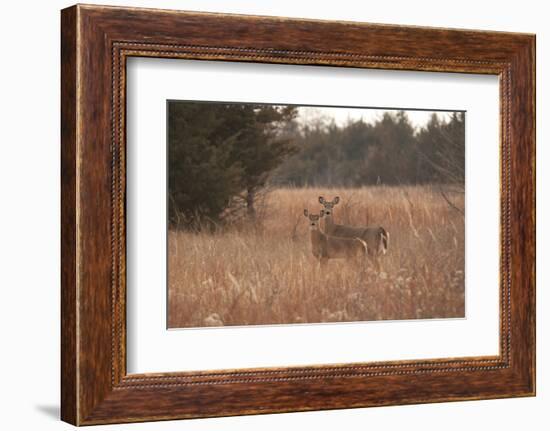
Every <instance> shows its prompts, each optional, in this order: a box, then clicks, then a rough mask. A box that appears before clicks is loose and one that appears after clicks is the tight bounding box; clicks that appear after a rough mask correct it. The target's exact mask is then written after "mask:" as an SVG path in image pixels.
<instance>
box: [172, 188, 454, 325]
mask: <svg viewBox="0 0 550 431" xmlns="http://www.w3.org/2000/svg"><path fill="white" fill-rule="evenodd" d="M319 195H323V196H325V197H326V198H329V199H332V198H333V197H334V196H337V195H338V196H340V204H339V205H337V206H336V207H335V211H334V219H335V221H336V222H337V223H345V224H353V225H367V224H380V225H382V226H384V227H385V228H386V230H388V231H389V232H390V246H389V251H388V254H387V255H385V256H383V257H381V258H380V263H381V268H380V269H379V270H377V269H376V268H375V267H374V266H373V265H372V264H369V263H367V264H366V265H363V266H362V267H358V265H357V263H356V262H345V261H343V260H331V261H329V263H328V265H326V266H325V267H320V266H319V263H318V261H317V260H316V259H315V258H314V257H313V256H312V254H311V251H310V242H309V231H308V223H307V220H306V218H305V217H304V216H303V210H304V208H308V209H309V210H310V211H318V210H320V209H321V205H320V204H319V203H318V200H317V199H318V196H319ZM453 201H454V203H455V204H456V205H457V206H458V207H461V208H463V207H464V196H463V195H457V196H453ZM168 247H169V248H168V284H169V289H168V295H169V298H168V325H169V327H172V328H174V327H197V326H220V325H260V324H286V323H313V322H342V321H365V320H384V319H394V320H395V319H420V318H449V317H463V316H464V218H463V216H462V215H461V214H460V212H458V211H457V210H456V209H454V208H452V207H451V206H450V205H449V204H448V203H447V202H445V200H444V199H443V198H442V196H441V195H440V193H439V191H437V190H436V189H432V188H430V187H385V186H378V187H365V188H359V189H320V188H304V189H277V190H275V191H273V192H271V193H270V194H269V195H268V198H267V200H266V202H265V205H264V206H263V207H262V209H261V211H260V214H259V220H258V223H257V224H256V225H255V226H233V227H230V228H226V229H224V230H223V231H219V232H217V233H206V232H201V233H192V232H182V231H170V232H169V235H168Z"/></svg>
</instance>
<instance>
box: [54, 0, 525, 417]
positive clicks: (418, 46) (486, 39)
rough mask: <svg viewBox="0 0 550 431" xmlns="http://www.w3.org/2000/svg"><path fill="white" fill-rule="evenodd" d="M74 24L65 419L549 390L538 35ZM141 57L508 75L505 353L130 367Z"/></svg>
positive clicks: (68, 18)
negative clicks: (129, 101) (134, 116)
mask: <svg viewBox="0 0 550 431" xmlns="http://www.w3.org/2000/svg"><path fill="white" fill-rule="evenodd" d="M61 18H62V19H61V24H62V25H61V51H62V56H61V72H62V73H61V79H62V81H61V82H62V92H61V107H62V109H61V128H62V133H61V141H62V146H61V169H62V181H61V188H62V204H61V205H62V216H61V226H62V241H61V254H62V256H61V257H62V283H61V307H62V323H61V339H62V345H61V355H62V361H61V362H62V363H61V366H62V370H61V389H62V390H61V417H62V419H63V420H65V421H67V422H70V423H72V424H75V425H88V424H101V423H113V422H137V421H146V420H162V419H177V418H190V417H208V416H229V415H238V414H255V413H272V412H287V411H306V410H320V409H336V408H351V407H366V406H379V405H390V404H412V403H424V402H441V401H453V400H471V399H488V398H502V397H513V396H530V395H534V394H535V36H534V35H527V34H512V33H500V32H484V31H470V30H449V29H436V28H424V27H402V26H390V25H376V24H362V23H353V22H331V21H313V20H297V19H286V18H276V17H253V16H243V15H219V14H206V13H196V12H192V13H191V12H179V11H168V10H156V9H133V8H119V7H104V6H83V5H77V6H73V7H70V8H68V9H64V10H63V11H62V14H61ZM206 28H208V31H206V30H205V29H206ZM129 56H148V57H166V58H187V59H200V60H224V61H241V62H243V61H244V62H258V63H285V64H302V65H331V66H345V67H359V68H377V69H402V70H423V71H444V72H462V73H483V74H494V75H498V76H499V77H500V105H501V220H500V223H501V268H500V272H501V282H500V288H501V295H500V299H501V301H500V303H501V307H500V316H501V330H500V336H501V342H500V347H501V348H500V354H499V356H495V357H465V358H443V359H434V360H424V361H400V362H395V361H394V362H380V363H364V364H338V365H327V366H304V367H292V368H266V369H242V370H227V371H208V370H207V371H204V372H180V373H157V374H131V375H128V374H127V373H126V349H125V345H126V319H125V315H126V314H125V312H126V309H125V298H126V285H125V274H126V273H125V252H126V248H125V190H126V184H125V181H126V178H125V151H126V138H125V115H126V114H125V98H126V68H125V65H126V59H127V58H128V57H129ZM305 393H307V396H304V395H303V394H305Z"/></svg>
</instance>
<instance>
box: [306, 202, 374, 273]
mask: <svg viewBox="0 0 550 431" xmlns="http://www.w3.org/2000/svg"><path fill="white" fill-rule="evenodd" d="M324 215H325V212H324V210H321V211H320V212H319V214H311V213H309V211H308V210H307V209H304V216H305V217H307V218H308V220H309V229H310V240H311V252H312V254H313V256H315V257H316V258H317V259H319V263H320V264H321V265H324V264H326V263H327V261H328V259H348V260H351V259H356V258H366V257H367V256H368V245H367V243H366V242H365V241H363V240H362V239H361V238H339V237H335V236H330V235H326V234H325V233H323V232H321V229H319V220H320V219H321V218H322V217H323V216H324Z"/></svg>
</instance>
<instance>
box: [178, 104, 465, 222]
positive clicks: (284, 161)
mask: <svg viewBox="0 0 550 431" xmlns="http://www.w3.org/2000/svg"><path fill="white" fill-rule="evenodd" d="M298 113H299V108H297V107H292V106H269V105H252V104H225V103H200V102H169V104H168V196H169V206H168V208H169V223H170V225H171V226H172V227H181V228H189V227H191V228H199V227H201V226H204V225H205V223H206V224H207V225H208V224H210V225H216V224H218V223H221V222H223V221H224V220H227V219H231V220H234V219H236V218H243V217H246V218H248V219H250V220H254V219H255V218H256V215H257V214H256V213H257V210H258V202H260V201H261V199H262V196H263V192H264V191H265V190H266V189H267V188H269V187H282V186H286V187H307V186H311V187H342V186H344V187H360V186H367V185H376V184H385V185H399V184H406V185H415V184H434V183H436V184H441V185H445V186H448V185H451V186H453V187H454V188H455V189H458V190H462V191H464V155H465V152H464V149H465V139H464V132H465V130H464V114H463V113H453V114H452V115H451V116H450V118H449V119H448V120H445V121H443V120H441V119H440V117H438V116H437V115H433V116H432V118H431V119H430V121H429V122H428V123H427V124H426V126H425V127H423V128H422V129H415V128H414V127H413V126H412V124H411V122H410V120H409V118H408V116H407V114H406V112H404V111H396V113H391V114H390V113H386V114H384V115H383V116H382V117H381V118H380V119H379V120H378V121H376V122H375V123H374V124H370V123H366V122H363V121H361V120H358V121H348V123H347V124H345V125H344V126H340V125H337V124H335V123H334V122H333V121H329V120H321V119H318V120H317V121H312V122H310V124H302V123H300V122H299V121H298Z"/></svg>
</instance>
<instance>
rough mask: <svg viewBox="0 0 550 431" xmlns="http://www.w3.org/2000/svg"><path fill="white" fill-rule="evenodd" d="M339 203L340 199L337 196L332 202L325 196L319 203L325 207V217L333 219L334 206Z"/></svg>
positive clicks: (320, 198)
mask: <svg viewBox="0 0 550 431" xmlns="http://www.w3.org/2000/svg"><path fill="white" fill-rule="evenodd" d="M338 202H340V198H339V197H338V196H336V197H335V198H334V199H333V200H331V201H327V200H326V199H325V198H324V197H323V196H319V203H320V204H321V205H323V207H324V211H325V215H326V216H327V217H331V216H332V209H333V208H334V206H335V205H336V204H338Z"/></svg>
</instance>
